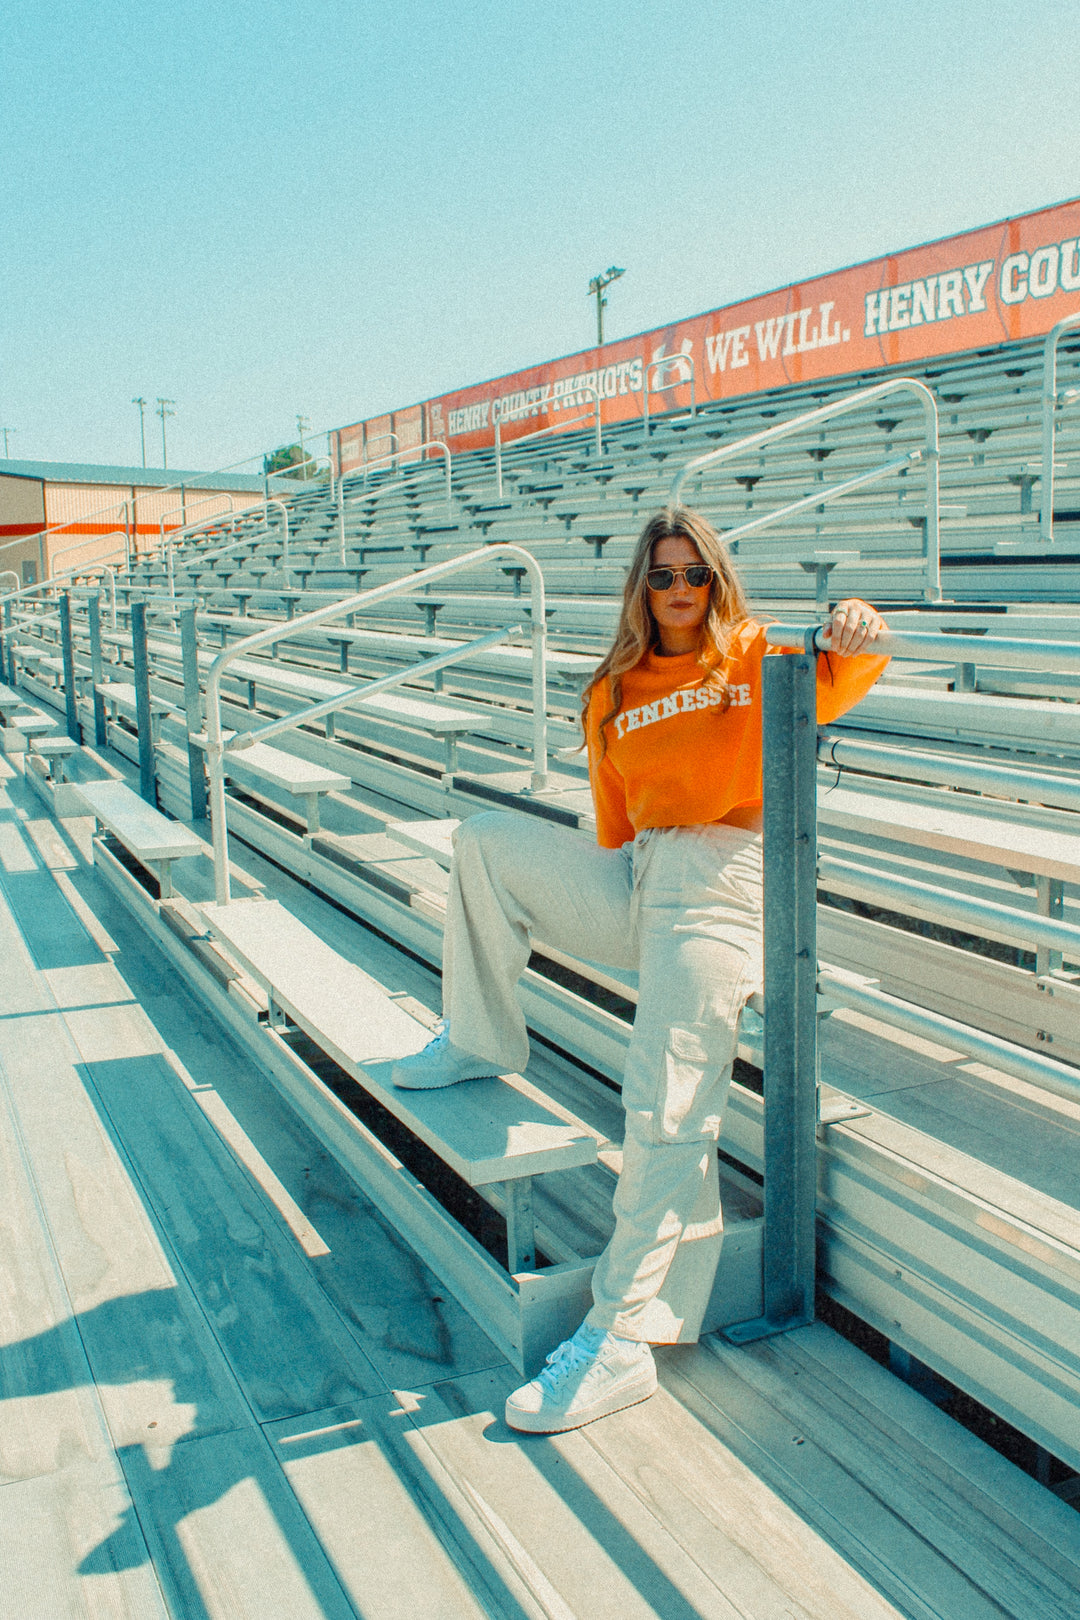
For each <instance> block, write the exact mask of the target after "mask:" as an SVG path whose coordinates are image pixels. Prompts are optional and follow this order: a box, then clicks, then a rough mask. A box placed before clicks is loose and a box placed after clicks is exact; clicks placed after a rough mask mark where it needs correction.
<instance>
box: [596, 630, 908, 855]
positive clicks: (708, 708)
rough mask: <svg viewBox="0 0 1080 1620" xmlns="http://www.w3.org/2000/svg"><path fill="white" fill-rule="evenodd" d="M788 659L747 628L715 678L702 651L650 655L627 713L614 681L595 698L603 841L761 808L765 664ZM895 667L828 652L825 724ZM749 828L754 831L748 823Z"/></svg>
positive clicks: (823, 656) (822, 674)
mask: <svg viewBox="0 0 1080 1620" xmlns="http://www.w3.org/2000/svg"><path fill="white" fill-rule="evenodd" d="M778 652H780V649H779V648H778V647H770V646H768V644H767V643H766V641H765V630H764V627H763V626H762V625H760V624H758V623H757V622H756V621H755V620H754V619H746V620H744V622H743V623H742V624H741V625H740V626H739V627H738V628H737V629H736V630H735V632H734V633H733V635H732V638H731V642H730V645H729V647H728V651H727V654H726V656H725V658H724V659H723V661H722V662H721V663H720V664H719V665H718V666H717V668H716V670H715V671H714V672H712V673H711V678H710V672H709V671H707V670H705V669H704V668H703V667H702V665H701V663H700V662H699V658H698V654H697V653H696V652H692V653H683V654H678V655H676V656H675V657H673V658H664V657H661V656H660V655H659V654H657V653H655V652H649V653H646V655H645V657H644V658H643V659H642V660H641V662H640V663H639V664H637V665H635V667H634V668H633V669H631V670H628V671H627V672H626V674H625V675H624V676H623V678H622V695H621V701H620V704H619V710H618V713H617V714H615V715H614V716H613V717H612V719H610V720H609V721H608V722H607V725H606V726H605V727H604V735H605V739H606V745H607V746H606V748H602V747H601V741H600V722H601V720H602V719H603V717H604V715H605V714H607V712H608V710H609V709H610V708H611V687H610V683H609V681H608V680H607V679H606V678H605V679H604V680H602V681H600V682H599V683H598V684H597V685H596V686H595V687H594V688H593V690H592V693H591V694H590V698H589V708H588V713H587V715H586V721H585V729H586V736H587V741H588V749H589V779H590V781H591V784H592V792H593V802H594V804H595V806H596V833H597V838H598V840H599V842H600V843H601V844H602V845H603V846H604V847H605V848H607V849H618V848H619V846H620V845H622V844H625V843H626V842H627V841H628V840H629V839H631V838H633V837H634V835H635V834H636V833H639V832H642V831H644V829H645V828H646V827H689V826H693V825H695V824H696V823H698V822H707V821H723V820H725V819H726V818H728V817H730V816H732V814H733V813H736V814H737V816H738V819H740V820H742V819H743V818H744V817H747V816H750V815H752V814H753V812H754V811H755V810H757V809H759V808H760V806H761V798H762V787H761V665H762V660H763V659H764V658H765V657H766V656H767V655H772V654H773V653H778ZM888 661H889V660H888V659H887V658H881V657H876V656H873V655H870V654H859V655H858V656H856V657H854V658H841V657H839V656H838V655H837V654H828V653H819V654H818V667H817V712H818V720H819V722H822V723H826V722H828V721H830V720H835V719H837V718H838V717H839V716H840V715H842V714H844V713H846V711H847V710H848V709H850V708H853V707H854V705H855V704H856V703H857V702H858V701H859V699H860V698H861V697H863V696H864V695H865V694H866V693H867V692H868V691H869V690H870V688H871V687H872V686H873V684H874V682H875V681H876V680H877V678H878V676H879V675H880V674H881V672H882V670H883V669H884V668H885V665H886V664H887V663H888ZM744 824H745V822H744Z"/></svg>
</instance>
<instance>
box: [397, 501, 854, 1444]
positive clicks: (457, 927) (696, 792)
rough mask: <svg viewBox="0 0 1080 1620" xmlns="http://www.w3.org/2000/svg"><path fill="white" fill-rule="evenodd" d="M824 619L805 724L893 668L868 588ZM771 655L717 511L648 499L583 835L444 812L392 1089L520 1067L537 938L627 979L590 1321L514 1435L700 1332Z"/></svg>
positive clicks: (755, 921)
mask: <svg viewBox="0 0 1080 1620" xmlns="http://www.w3.org/2000/svg"><path fill="white" fill-rule="evenodd" d="M829 624H830V627H831V651H830V653H828V654H826V653H823V654H821V655H820V656H819V659H818V717H819V719H820V720H821V721H828V720H832V719H835V718H836V717H837V716H838V715H840V714H843V713H844V711H845V710H846V709H849V708H850V707H851V706H852V705H853V704H854V703H856V702H857V701H858V699H859V698H860V697H862V695H863V694H864V693H865V692H866V691H867V690H868V689H869V688H870V686H872V685H873V683H874V681H875V680H876V679H877V677H878V676H879V675H880V673H881V671H882V669H883V668H884V667H885V663H886V660H885V659H884V658H880V657H869V656H861V655H862V654H863V651H864V648H866V647H867V646H868V645H869V644H871V643H872V642H873V640H874V638H875V636H876V635H877V634H878V633H879V631H880V630H882V629H883V628H884V622H883V620H882V619H881V618H880V617H879V616H878V614H877V613H876V612H875V611H874V609H873V608H871V607H868V606H867V604H866V603H865V602H860V601H857V600H853V599H852V600H848V601H844V602H841V603H839V604H838V606H837V607H836V608H835V609H834V610H833V612H832V614H831V617H830V620H829ZM770 650H771V649H768V648H767V646H766V643H765V636H764V630H763V628H762V626H761V625H760V624H758V623H756V621H755V620H753V619H752V618H751V617H750V616H749V613H748V611H747V606H746V600H745V598H744V596H743V592H742V588H741V586H740V584H739V581H738V579H737V577H736V575H735V572H734V570H733V568H732V564H731V560H730V558H729V557H728V554H727V552H726V551H725V549H724V547H723V544H722V543H721V541H720V539H719V537H718V536H717V534H716V532H715V530H714V529H713V528H712V527H711V525H710V524H709V523H708V522H707V521H706V520H705V519H704V518H703V517H701V516H700V515H699V514H697V513H695V512H691V511H690V510H688V509H687V508H685V507H672V508H670V509H668V510H666V511H662V512H658V513H657V514H656V516H655V517H653V518H652V519H651V520H650V521H649V522H648V523H647V524H646V526H645V528H644V530H643V531H642V534H641V537H640V539H639V541H638V544H637V548H636V550H635V553H634V558H633V561H632V562H631V564H630V568H629V572H628V575H627V580H626V586H625V590H624V593H623V605H622V613H621V615H620V619H619V626H618V629H617V631H616V634H615V641H614V644H613V646H612V648H611V651H610V652H609V653H608V654H607V656H606V658H604V659H603V661H602V662H601V664H600V666H599V668H598V669H597V671H596V673H595V675H594V676H593V678H592V681H591V682H590V684H589V686H588V687H587V688H586V691H585V695H584V700H583V706H582V718H583V724H584V728H585V735H586V741H587V744H588V751H589V777H590V782H591V785H592V792H593V799H594V803H595V806H596V825H597V837H598V844H593V842H592V841H591V839H589V838H587V837H586V836H585V835H584V834H581V833H576V832H568V831H567V830H566V829H565V828H559V827H557V826H553V825H552V824H551V823H549V822H545V821H543V820H541V819H540V818H538V817H533V816H522V815H515V814H513V813H509V814H486V815H479V816H474V817H472V818H471V819H470V820H468V821H465V822H463V823H462V824H461V826H460V827H459V828H458V832H457V835H456V839H455V853H454V863H453V866H452V869H451V881H450V896H449V902H448V907H447V925H446V943H445V951H444V964H443V965H444V979H443V1002H444V1013H445V1016H446V1024H445V1027H444V1030H443V1032H442V1034H441V1035H440V1036H439V1037H438V1038H437V1039H436V1040H435V1041H433V1042H432V1043H431V1044H430V1045H429V1046H428V1047H426V1048H425V1050H424V1051H423V1052H421V1053H418V1054H417V1055H416V1056H415V1057H412V1058H406V1059H404V1060H402V1061H401V1062H399V1063H398V1064H397V1065H396V1067H395V1070H394V1075H393V1078H394V1083H395V1084H396V1085H399V1086H408V1087H428V1086H445V1085H452V1084H454V1083H455V1082H456V1081H459V1080H467V1079H472V1078H477V1077H479V1076H481V1075H490V1074H493V1073H506V1072H508V1071H510V1070H521V1069H524V1067H525V1064H526V1061H527V1059H528V1053H529V1043H528V1037H527V1034H526V1030H525V1020H524V1018H523V1016H522V1013H521V1009H520V1007H519V1006H518V1002H517V998H516V995H515V985H516V983H517V980H518V978H519V977H520V975H521V973H522V971H523V970H524V968H525V965H526V963H527V961H528V959H529V952H530V947H531V941H532V938H533V936H534V935H535V937H536V938H537V939H538V940H540V941H542V942H543V943H545V944H547V945H549V946H553V947H554V948H555V949H557V950H560V951H565V952H568V953H570V954H571V955H575V956H580V957H584V958H586V959H587V960H589V961H593V962H602V963H605V964H607V965H609V966H612V967H620V968H636V969H637V972H638V1007H637V1016H636V1018H635V1020H634V1029H633V1035H632V1038H631V1041H630V1045H629V1049H628V1052H627V1058H626V1069H625V1074H624V1078H623V1088H622V1098H623V1105H624V1107H625V1110H626V1136H625V1143H624V1147H623V1167H622V1172H621V1174H620V1177H619V1182H618V1186H617V1189H616V1193H615V1201H614V1207H615V1231H614V1235H613V1236H612V1239H611V1242H610V1243H609V1244H608V1246H607V1248H606V1249H605V1250H604V1252H603V1254H602V1255H601V1256H600V1258H599V1260H598V1261H597V1264H596V1268H595V1271H594V1274H593V1307H592V1309H591V1310H590V1312H589V1314H588V1316H587V1317H586V1318H585V1321H584V1322H583V1323H582V1325H581V1327H580V1328H579V1329H578V1330H577V1332H576V1333H575V1334H574V1335H573V1337H572V1338H571V1339H568V1340H567V1341H566V1342H565V1343H564V1344H561V1345H560V1346H559V1347H558V1349H557V1350H555V1351H553V1352H552V1354H551V1355H550V1356H549V1357H548V1360H547V1365H546V1367H545V1369H544V1371H543V1372H542V1373H541V1374H540V1375H539V1377H538V1378H536V1379H534V1380H533V1381H532V1382H531V1383H528V1384H526V1385H524V1386H523V1387H522V1388H521V1389H519V1390H517V1391H515V1393H514V1394H512V1395H511V1396H510V1397H509V1399H508V1400H507V1403H506V1421H507V1422H508V1423H509V1424H510V1425H511V1426H512V1427H514V1428H518V1429H528V1430H532V1431H534V1432H541V1433H549V1432H553V1431H556V1430H562V1429H570V1428H577V1427H578V1426H579V1425H580V1424H582V1423H587V1422H589V1421H590V1420H591V1419H593V1418H595V1417H600V1416H602V1415H603V1414H605V1413H607V1412H613V1411H616V1410H618V1409H619V1408H620V1407H622V1406H629V1405H632V1404H633V1403H634V1402H636V1401H640V1400H644V1399H645V1398H646V1397H647V1396H649V1395H651V1394H652V1392H653V1390H654V1389H655V1388H656V1368H655V1365H654V1362H653V1356H652V1351H651V1349H650V1345H651V1344H673V1343H691V1342H693V1341H695V1340H696V1339H697V1336H698V1331H699V1329H700V1326H701V1321H702V1318H703V1315H704V1312H705V1308H706V1305H707V1304H708V1300H709V1295H710V1292H711V1289H712V1285H713V1280H714V1274H715V1271H716V1263H717V1259H718V1258H719V1253H720V1241H721V1237H722V1233H723V1221H722V1215H721V1209H720V1196H719V1181H718V1175H717V1160H716V1149H715V1142H716V1140H717V1137H718V1136H719V1133H720V1120H721V1115H722V1112H723V1107H724V1102H725V1099H726V1096H727V1090H728V1085H729V1082H730V1079H731V1065H732V1060H733V1057H734V1054H735V1043H736V1032H737V1028H738V1022H739V1016H740V1013H741V1011H742V1008H743V1005H744V1003H745V1002H746V1000H747V999H748V997H749V996H751V995H752V994H753V993H754V991H755V990H758V989H759V988H760V987H761V980H762V945H761V910H762V901H761V882H762V879H761V808H762V806H761V799H762V788H761V774H762V773H761V664H762V659H763V658H764V656H765V655H766V653H767V652H768V651H770ZM834 655H839V656H834Z"/></svg>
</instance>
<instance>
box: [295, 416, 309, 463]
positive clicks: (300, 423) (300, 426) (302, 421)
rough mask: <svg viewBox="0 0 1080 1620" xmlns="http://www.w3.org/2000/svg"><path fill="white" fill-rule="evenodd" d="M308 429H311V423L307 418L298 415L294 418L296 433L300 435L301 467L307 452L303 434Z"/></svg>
mask: <svg viewBox="0 0 1080 1620" xmlns="http://www.w3.org/2000/svg"><path fill="white" fill-rule="evenodd" d="M310 428H311V423H310V422H309V421H308V419H307V417H306V416H300V415H298V416H297V418H296V431H297V433H298V434H299V435H300V465H301V466H303V465H304V462H305V461H306V460H307V451H306V450H305V449H304V434H305V433H306V432H308V431H310ZM304 477H305V478H306V477H307V472H306V471H305V473H304Z"/></svg>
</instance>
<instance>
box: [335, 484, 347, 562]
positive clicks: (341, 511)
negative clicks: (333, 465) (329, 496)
mask: <svg viewBox="0 0 1080 1620" xmlns="http://www.w3.org/2000/svg"><path fill="white" fill-rule="evenodd" d="M337 521H338V549H339V551H340V554H341V566H342V568H344V566H345V488H344V485H343V484H342V481H341V479H340V478H339V479H338V481H337Z"/></svg>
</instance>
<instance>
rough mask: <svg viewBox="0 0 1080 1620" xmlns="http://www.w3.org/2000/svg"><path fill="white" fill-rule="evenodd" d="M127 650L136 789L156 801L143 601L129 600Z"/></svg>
mask: <svg viewBox="0 0 1080 1620" xmlns="http://www.w3.org/2000/svg"><path fill="white" fill-rule="evenodd" d="M131 653H132V660H133V662H134V665H135V719H136V723H137V725H138V728H139V793H140V795H141V796H142V797H143V798H144V799H145V800H146V802H147V804H152V805H154V806H156V805H157V772H156V769H155V765H154V737H153V732H152V730H151V710H150V661H149V658H148V657H147V651H146V603H145V602H132V604H131Z"/></svg>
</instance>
